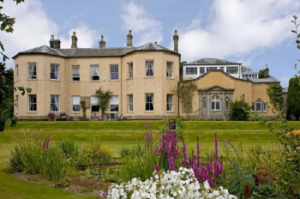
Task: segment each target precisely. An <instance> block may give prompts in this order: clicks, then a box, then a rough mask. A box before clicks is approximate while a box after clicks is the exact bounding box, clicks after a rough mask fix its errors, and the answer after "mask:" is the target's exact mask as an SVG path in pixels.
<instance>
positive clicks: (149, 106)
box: [145, 93, 154, 111]
mask: <svg viewBox="0 0 300 199" xmlns="http://www.w3.org/2000/svg"><path fill="white" fill-rule="evenodd" d="M153 98H154V94H153V93H146V94H145V105H146V106H145V111H154V99H153Z"/></svg>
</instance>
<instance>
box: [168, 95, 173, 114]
mask: <svg viewBox="0 0 300 199" xmlns="http://www.w3.org/2000/svg"><path fill="white" fill-rule="evenodd" d="M173 98H174V95H172V94H167V111H168V112H173V111H174V104H173V101H174V99H173Z"/></svg>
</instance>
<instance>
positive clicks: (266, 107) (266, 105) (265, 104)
mask: <svg viewBox="0 0 300 199" xmlns="http://www.w3.org/2000/svg"><path fill="white" fill-rule="evenodd" d="M263 111H264V112H265V113H267V112H268V103H263Z"/></svg>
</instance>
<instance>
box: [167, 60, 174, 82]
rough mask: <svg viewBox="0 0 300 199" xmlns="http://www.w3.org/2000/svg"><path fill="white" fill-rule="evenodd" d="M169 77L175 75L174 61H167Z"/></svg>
mask: <svg viewBox="0 0 300 199" xmlns="http://www.w3.org/2000/svg"><path fill="white" fill-rule="evenodd" d="M167 77H170V78H172V77H173V62H167Z"/></svg>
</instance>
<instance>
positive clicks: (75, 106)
mask: <svg viewBox="0 0 300 199" xmlns="http://www.w3.org/2000/svg"><path fill="white" fill-rule="evenodd" d="M72 110H73V112H79V111H80V96H72Z"/></svg>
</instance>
